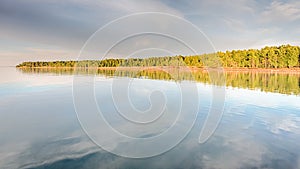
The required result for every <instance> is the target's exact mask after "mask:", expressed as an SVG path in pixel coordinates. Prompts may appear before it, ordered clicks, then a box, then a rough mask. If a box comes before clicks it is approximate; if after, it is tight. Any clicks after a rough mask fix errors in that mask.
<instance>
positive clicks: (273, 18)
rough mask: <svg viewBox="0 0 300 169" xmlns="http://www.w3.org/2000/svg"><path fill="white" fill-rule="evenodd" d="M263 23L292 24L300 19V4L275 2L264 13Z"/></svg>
mask: <svg viewBox="0 0 300 169" xmlns="http://www.w3.org/2000/svg"><path fill="white" fill-rule="evenodd" d="M261 16H262V18H261V21H262V22H290V21H296V20H298V19H300V2H299V1H292V2H279V1H274V2H272V3H271V4H270V6H267V7H266V10H265V11H263V12H262V15H261Z"/></svg>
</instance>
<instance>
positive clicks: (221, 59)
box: [17, 45, 300, 69]
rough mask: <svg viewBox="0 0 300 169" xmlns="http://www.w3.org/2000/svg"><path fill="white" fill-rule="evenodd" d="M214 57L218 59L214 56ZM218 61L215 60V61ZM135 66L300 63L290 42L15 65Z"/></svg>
mask: <svg viewBox="0 0 300 169" xmlns="http://www.w3.org/2000/svg"><path fill="white" fill-rule="evenodd" d="M216 58H218V61H217V60H216ZM217 62H218V63H217ZM119 66H124V67H135V66H144V67H148V66H194V67H205V66H209V67H212V66H222V67H234V68H275V69H276V68H293V67H300V47H299V46H291V45H281V46H271V47H269V46H266V47H264V48H262V49H245V50H232V51H226V52H216V53H211V54H202V55H191V56H181V55H179V56H164V57H150V58H128V59H105V60H80V61H50V62H42V61H35V62H23V63H21V64H19V65H17V67H31V68H32V67H70V68H73V67H84V68H88V67H119Z"/></svg>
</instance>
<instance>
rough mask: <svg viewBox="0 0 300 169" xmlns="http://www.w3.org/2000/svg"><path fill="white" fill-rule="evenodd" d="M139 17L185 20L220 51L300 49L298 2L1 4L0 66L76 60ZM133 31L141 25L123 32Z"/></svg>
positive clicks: (35, 0) (8, 0) (53, 0)
mask: <svg viewBox="0 0 300 169" xmlns="http://www.w3.org/2000/svg"><path fill="white" fill-rule="evenodd" d="M137 12H163V13H168V14H172V15H176V16H179V17H182V18H184V19H186V20H188V21H190V22H191V23H193V24H194V25H196V26H197V27H199V28H200V29H201V30H202V31H203V32H204V33H205V34H206V35H207V37H208V38H209V39H210V40H211V42H212V43H213V44H214V46H215V49H216V50H218V51H219V50H220V51H224V50H232V49H245V48H261V47H263V46H265V45H280V44H287V43H288V44H292V45H299V44H300V39H299V38H300V36H299V35H300V29H299V28H300V1H298V0H282V1H279V0H278V1H270V0H264V1H258V0H220V1H219V0H189V1H179V0H159V1H155V0H153V1H146V0H143V1H138V0H119V1H114V0H111V1H104V0H103V1H101V0H100V1H91V0H65V1H59V0H43V1H39V0H26V1H22V0H1V1H0V65H1V66H5V65H16V64H18V63H20V62H22V61H28V60H69V59H76V58H77V56H78V53H79V51H80V49H81V47H82V46H83V44H84V43H85V42H86V40H87V39H88V38H89V37H90V36H91V35H92V34H93V33H94V32H95V31H96V30H98V29H99V28H100V27H102V26H104V25H105V24H107V23H108V22H110V21H112V20H115V19H117V18H119V17H122V16H125V15H129V14H134V13H137ZM159 19H160V18H157V20H159ZM131 26H132V27H134V26H136V25H130V26H128V27H126V28H125V27H123V28H120V29H131ZM170 29H171V28H170ZM109 36H111V35H107V37H104V38H110V37H109ZM100 47H101V45H100ZM119 54H120V55H122V52H120V53H119Z"/></svg>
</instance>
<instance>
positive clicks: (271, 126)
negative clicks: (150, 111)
mask: <svg viewBox="0 0 300 169" xmlns="http://www.w3.org/2000/svg"><path fill="white" fill-rule="evenodd" d="M0 70H1V72H0V74H1V80H0V168H4V169H6V168H7V169H12V168H36V169H42V168H43V169H44V168H47V169H48V168H49V169H50V168H51V169H52V168H53V169H54V168H64V169H68V168H70V169H76V168H83V169H85V168H101V169H102V168H131V169H133V168H167V169H168V168H170V169H171V168H172V169H173V168H190V169H194V168H195V169H196V168H197V169H198V168H204V169H210V168H216V169H217V168H222V169H223V168H228V169H235V168H242V169H244V168H245V169H246V168H273V169H283V168H284V169H294V168H295V169H296V168H300V97H299V95H298V93H297V90H298V89H299V87H300V86H299V81H298V80H299V77H298V76H297V75H273V74H270V75H268V76H269V77H271V78H270V79H269V78H267V79H268V80H267V81H268V82H265V81H266V78H262V77H265V76H263V75H255V76H254V75H253V76H252V75H251V76H250V77H252V81H250V82H249V78H248V76H247V75H243V74H236V75H235V76H234V77H239V78H241V77H244V79H248V80H245V82H247V81H248V83H246V84H245V83H242V82H240V83H238V84H234V83H232V85H230V84H229V83H228V82H227V87H226V99H225V103H224V113H223V116H222V119H221V121H220V124H219V125H218V128H217V129H216V131H215V133H214V134H213V135H212V136H211V137H210V138H209V140H208V141H206V142H205V143H202V144H200V143H199V141H198V139H199V134H200V131H201V129H202V128H203V125H204V121H205V119H206V117H207V115H208V112H209V109H210V105H211V102H212V98H213V95H212V85H211V84H209V83H206V82H205V81H201V80H196V81H197V83H196V85H197V90H198V91H197V92H198V93H199V98H200V103H199V112H198V116H197V119H196V121H195V125H194V126H193V128H192V130H191V132H190V133H189V134H188V135H187V137H186V138H185V139H184V140H183V141H182V142H180V143H179V144H178V145H177V146H175V147H174V148H173V149H171V150H169V151H167V152H166V153H163V154H161V155H158V156H154V157H149V158H142V159H132V158H125V157H120V156H117V155H114V154H112V153H110V152H107V151H105V150H103V149H101V148H99V146H97V145H96V144H94V142H93V141H92V140H91V139H90V138H89V137H88V136H87V134H86V133H85V132H84V131H83V129H82V127H81V125H80V123H79V122H78V119H77V115H76V112H75V109H74V104H73V93H72V89H73V88H72V87H73V74H72V73H49V72H48V73H47V72H46V73H45V72H44V73H43V72H22V71H19V70H16V69H15V68H0ZM76 76H81V77H82V78H83V79H84V78H89V77H88V76H86V75H85V74H79V75H76ZM144 76H145V74H143V77H144ZM153 76H154V75H152V76H150V75H149V76H148V79H147V77H146V78H143V79H141V78H134V79H133V78H132V77H131V76H126V77H113V76H111V75H110V76H107V74H97V76H96V77H94V87H95V88H94V91H95V100H96V101H97V102H98V105H100V109H101V110H102V112H103V113H104V116H105V117H106V118H107V119H110V120H111V121H110V124H111V125H112V126H113V127H115V128H117V129H118V130H119V131H120V132H122V133H125V134H126V135H130V136H132V137H151V136H152V135H155V134H158V133H160V132H162V131H163V130H164V129H165V128H166V127H168V126H165V123H160V125H155V124H154V127H153V126H152V127H150V128H147V129H146V128H142V129H134V130H128V129H129V128H128V126H127V124H126V121H124V120H122V119H121V118H120V119H118V118H115V115H114V114H115V112H116V108H115V107H114V105H113V104H111V102H110V98H111V90H110V88H111V85H112V82H113V80H114V79H116V78H125V79H126V78H127V79H130V80H132V83H131V87H130V91H131V94H132V98H133V100H132V104H134V105H135V107H136V108H138V109H140V110H147V108H148V107H149V106H151V105H150V103H149V100H148V99H149V98H148V96H149V93H150V92H151V91H153V90H157V89H159V90H160V91H163V92H164V94H165V97H166V98H167V100H168V102H167V104H169V105H171V107H173V108H174V110H173V109H171V108H170V109H169V113H172V112H173V111H176V106H177V104H176V103H177V102H178V100H177V98H178V97H179V94H180V91H179V90H178V88H177V86H178V84H179V83H183V81H172V80H167V79H166V78H151V77H153ZM199 76H201V75H200V74H199ZM149 77H150V78H149ZM203 77H205V78H207V77H206V75H205V74H203ZM278 78H279V80H278ZM159 79H160V80H159ZM241 81H242V80H241ZM84 82H85V81H82V83H80V84H78V86H79V87H82V90H84V89H85V87H86V86H88V84H87V83H88V81H87V83H84ZM232 82H234V80H233V81H232ZM243 82H244V81H243ZM254 82H255V83H254ZM239 84H244V85H239ZM251 84H253V85H254V84H256V86H255V85H254V86H253V87H251ZM258 84H267V85H265V87H267V89H272V88H273V89H272V90H266V88H262V87H260V88H259V86H261V85H258ZM263 89H265V90H263ZM283 90H284V92H280V91H283ZM267 91H268V92H267ZM291 91H292V92H291ZM188 101H189V100H188ZM190 102H191V103H193V100H190ZM167 117H168V118H166V119H172V117H173V116H167ZM189 118H192V117H189V116H187V117H185V119H186V120H189ZM172 120H173V119H172ZM103 138H110V137H109V135H106V134H103ZM107 144H109V145H110V144H111V145H112V146H114V147H117V148H120V147H121V148H122V147H125V148H126V145H129V143H128V144H127V143H122V142H120V140H109V142H108V143H107ZM153 148H155V147H149V150H150V149H153ZM149 150H147V149H144V150H143V151H149Z"/></svg>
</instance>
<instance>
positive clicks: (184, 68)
mask: <svg viewBox="0 0 300 169" xmlns="http://www.w3.org/2000/svg"><path fill="white" fill-rule="evenodd" d="M18 68H19V69H75V67H18ZM80 69H98V70H113V71H115V70H124V71H126V70H132V71H137V70H148V71H155V70H162V71H163V70H179V71H192V72H200V71H201V72H207V71H208V70H212V71H213V70H217V71H224V72H229V73H235V72H236V73H238V72H243V73H247V72H250V73H283V74H300V68H277V69H275V68H233V67H226V68H223V67H220V68H205V67H201V68H199V67H193V66H180V67H177V66H149V67H143V66H135V67H87V68H84V67H80Z"/></svg>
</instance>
